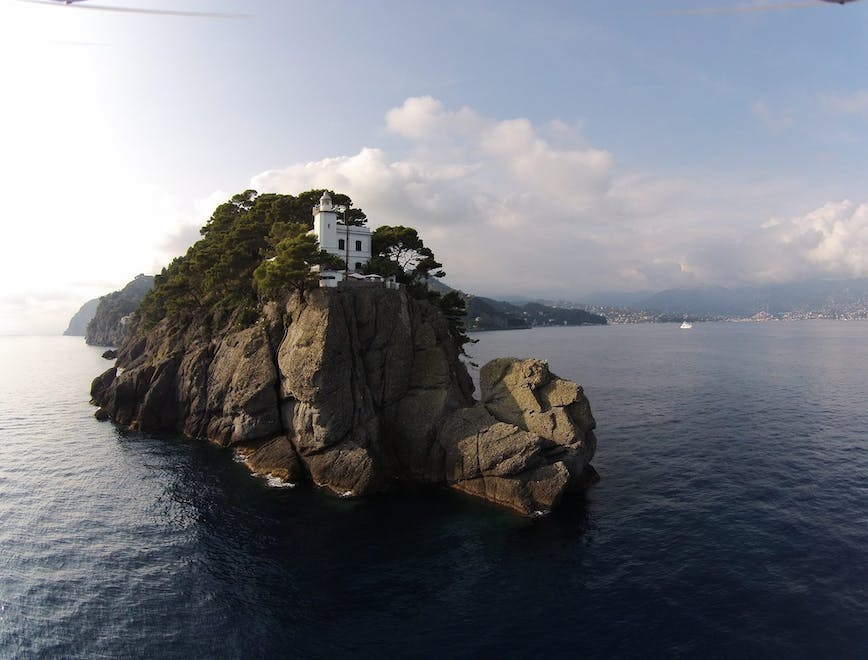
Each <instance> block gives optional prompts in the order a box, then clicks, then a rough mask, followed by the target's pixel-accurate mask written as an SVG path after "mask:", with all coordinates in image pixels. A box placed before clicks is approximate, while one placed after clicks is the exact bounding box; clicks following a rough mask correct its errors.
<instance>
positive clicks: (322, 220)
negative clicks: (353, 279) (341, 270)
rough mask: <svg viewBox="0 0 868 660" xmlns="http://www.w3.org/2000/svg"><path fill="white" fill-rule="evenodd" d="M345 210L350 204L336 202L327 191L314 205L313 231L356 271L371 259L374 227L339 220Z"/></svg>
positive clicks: (326, 249) (321, 241) (326, 246)
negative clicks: (335, 203)
mask: <svg viewBox="0 0 868 660" xmlns="http://www.w3.org/2000/svg"><path fill="white" fill-rule="evenodd" d="M345 213H346V208H345V207H343V206H335V205H334V204H332V198H331V195H329V194H328V191H326V192H324V193H323V194H322V197H320V198H319V204H316V205H315V206H314V207H313V233H314V235H315V236H316V238H317V240H318V241H319V246H320V249H322V250H325V251H326V252H328V253H329V254H333V255H335V256H336V257H340V259H341V260H342V261H343V262H344V263H346V264H347V269H348V270H349V271H351V272H356V271H360V270H362V268H363V267H364V266H365V264H367V263H368V262H369V261H370V260H371V230H370V229H368V228H367V227H364V226H356V225H347V224H344V223H343V222H341V221H339V220H338V214H345ZM348 257H349V259H348Z"/></svg>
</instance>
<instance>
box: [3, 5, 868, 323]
mask: <svg viewBox="0 0 868 660" xmlns="http://www.w3.org/2000/svg"><path fill="white" fill-rule="evenodd" d="M757 4H760V3H756V2H754V3H749V2H740V1H738V0H736V1H732V0H720V1H719V2H715V0H703V1H702V2H688V1H687V0H642V1H639V0H607V1H606V2H590V1H587V2H545V3H544V2H536V3H531V2H517V1H516V2H513V1H508V0H499V1H492V2H460V3H458V2H455V3H450V2H447V3H430V2H409V1H401V2H397V1H396V2H383V1H380V2H377V1H370V2H327V1H322V0H320V1H317V2H291V1H289V0H285V1H284V0H247V1H242V0H174V1H173V2H169V1H168V0H87V2H84V3H81V5H80V6H71V7H67V6H60V5H57V6H54V5H48V4H44V3H38V2H26V1H22V0H2V2H0V49H2V52H0V84H2V86H3V90H4V94H3V96H4V102H3V103H2V105H0V144H2V150H0V180H2V181H3V186H4V192H5V195H4V198H5V199H6V208H5V213H4V215H3V220H2V222H3V241H2V247H0V333H20V332H33V333H48V334H52V333H57V332H60V331H62V330H63V328H64V327H65V324H66V321H67V320H68V318H69V316H70V315H71V314H72V313H73V312H74V311H75V310H76V309H77V308H78V306H79V305H80V304H81V303H83V302H84V301H85V300H87V299H89V298H91V297H95V296H97V295H100V294H102V293H105V292H108V291H110V290H114V289H117V288H119V287H120V286H122V285H123V284H124V283H126V282H127V281H129V280H130V279H131V278H132V277H133V276H134V275H136V274H137V273H139V272H148V273H153V272H156V271H157V270H158V269H159V268H160V267H161V266H162V265H164V264H165V263H167V262H168V261H169V260H170V259H171V258H172V257H173V256H175V255H177V254H182V253H183V251H184V250H185V249H186V247H187V246H188V245H189V244H190V242H191V241H193V240H195V239H196V237H197V230H198V227H199V226H201V225H202V224H203V223H204V222H205V220H207V218H208V216H209V215H210V212H211V210H213V208H214V206H215V205H216V204H217V203H219V202H221V201H224V200H225V199H227V198H228V197H229V196H231V195H232V194H234V193H235V192H238V191H241V190H244V189H245V188H248V187H251V186H252V187H254V188H256V189H258V190H260V191H262V192H266V191H276V192H286V193H295V192H300V191H302V190H305V189H308V188H311V187H322V186H327V187H331V188H334V189H336V190H340V191H344V192H347V193H349V194H350V195H351V196H352V197H353V199H354V201H355V203H356V205H358V206H360V207H362V208H364V209H365V210H366V211H367V212H368V215H369V217H370V224H371V226H372V227H376V226H377V225H380V224H408V225H412V226H416V227H418V228H419V229H420V232H421V234H422V236H423V237H424V238H425V240H426V243H427V244H429V245H430V246H431V247H432V248H433V249H434V251H435V253H436V254H437V255H438V256H439V257H441V259H442V261H444V263H445V265H446V270H447V273H448V277H447V280H446V281H447V283H450V284H451V285H453V286H456V287H460V288H462V289H465V290H467V291H472V292H476V293H481V294H486V295H494V296H508V295H531V296H541V297H546V298H564V299H572V300H581V298H582V296H583V295H586V294H589V293H592V292H595V291H601V290H621V291H625V290H659V289H663V288H667V287H671V286H694V285H702V284H724V285H727V284H741V283H755V282H766V281H788V280H793V279H800V278H805V277H814V276H818V277H850V276H865V275H868V188H866V184H868V158H866V153H868V149H866V147H868V139H866V137H868V73H866V71H868V69H866V67H865V62H868V52H866V51H868V2H855V3H851V4H848V5H846V6H838V5H832V4H827V3H823V2H819V1H817V2H816V3H813V6H806V7H803V8H798V9H773V10H769V11H740V12H736V13H731V14H714V15H667V14H664V13H663V12H665V11H666V10H671V9H684V8H691V7H692V8H696V7H705V6H709V5H717V6H723V7H741V8H743V9H744V8H750V7H752V6H753V5H757ZM806 4H810V3H806ZM88 5H90V6H91V7H94V6H127V7H142V8H149V9H159V8H163V9H173V10H178V9H184V10H192V11H211V12H231V13H245V14H249V15H250V17H249V18H246V19H213V18H212V19H205V18H185V17H173V16H153V15H145V14H136V13H120V12H112V11H102V10H98V9H89V8H88Z"/></svg>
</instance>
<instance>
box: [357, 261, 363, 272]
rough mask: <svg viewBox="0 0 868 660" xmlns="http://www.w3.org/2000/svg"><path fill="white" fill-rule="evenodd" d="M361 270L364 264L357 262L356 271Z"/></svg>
mask: <svg viewBox="0 0 868 660" xmlns="http://www.w3.org/2000/svg"><path fill="white" fill-rule="evenodd" d="M361 269H362V262H361V261H357V262H356V270H361Z"/></svg>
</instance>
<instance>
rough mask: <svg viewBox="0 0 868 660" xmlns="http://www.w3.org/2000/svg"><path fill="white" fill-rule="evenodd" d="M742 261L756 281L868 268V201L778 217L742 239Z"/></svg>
mask: <svg viewBox="0 0 868 660" xmlns="http://www.w3.org/2000/svg"><path fill="white" fill-rule="evenodd" d="M738 265H739V268H740V270H741V271H742V272H743V274H744V276H745V277H747V278H749V279H752V280H756V281H769V282H786V281H791V280H794V279H800V278H807V277H818V276H819V277H830V278H847V277H861V276H865V275H866V274H868V204H854V203H852V202H850V201H848V200H844V201H841V202H828V203H826V204H824V205H823V206H821V207H820V208H818V209H815V210H813V211H811V212H810V213H807V214H805V215H802V216H798V217H792V218H774V219H771V220H769V221H768V222H766V223H764V224H763V225H762V226H761V227H759V228H758V229H757V230H755V231H753V232H751V233H750V234H748V235H747V236H746V237H745V238H744V239H743V240H742V242H741V244H740V245H739V250H738Z"/></svg>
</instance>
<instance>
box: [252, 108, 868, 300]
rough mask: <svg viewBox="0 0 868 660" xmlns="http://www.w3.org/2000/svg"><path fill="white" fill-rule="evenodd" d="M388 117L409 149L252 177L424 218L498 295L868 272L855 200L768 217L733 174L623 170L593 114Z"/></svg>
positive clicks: (264, 187)
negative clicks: (751, 206)
mask: <svg viewBox="0 0 868 660" xmlns="http://www.w3.org/2000/svg"><path fill="white" fill-rule="evenodd" d="M385 128H386V130H387V131H389V132H390V133H392V134H394V135H396V136H399V137H401V138H403V139H404V140H405V142H406V149H405V150H404V151H403V152H402V153H401V154H399V155H398V156H391V155H390V154H388V153H386V152H385V151H384V150H382V149H379V148H365V149H362V150H361V151H360V152H359V153H357V154H354V155H345V156H337V157H333V158H326V159H323V160H319V161H315V162H309V163H298V164H292V165H288V166H287V167H284V168H281V169H276V170H270V171H267V172H263V173H261V174H259V175H257V176H255V177H254V178H253V180H252V182H251V187H253V188H255V189H257V190H259V191H261V192H284V193H295V192H299V191H301V190H306V189H309V188H318V187H328V188H333V189H336V190H340V191H344V192H347V193H348V194H349V195H350V196H351V197H352V198H353V200H354V201H355V202H356V203H357V204H358V205H360V206H361V207H362V208H364V209H365V211H366V212H367V214H368V217H369V219H370V224H371V226H372V227H376V226H379V225H381V224H390V225H395V224H405V225H411V226H415V227H417V228H418V229H419V230H420V233H421V235H422V236H423V238H424V239H425V241H426V243H427V244H428V245H430V246H431V247H432V248H433V249H434V251H435V253H436V254H437V255H438V257H440V258H441V260H442V261H443V262H444V263H445V264H446V270H447V273H448V277H447V282H449V283H450V284H452V285H453V286H457V287H460V288H463V289H466V290H469V291H473V292H478V293H485V294H489V295H509V294H525V295H539V296H563V297H573V298H578V297H580V296H581V295H582V294H584V293H590V292H593V291H599V290H606V289H610V290H637V289H662V288H668V287H676V286H696V285H703V284H725V285H726V284H735V283H745V282H757V281H763V280H770V279H776V280H781V279H788V278H793V277H799V276H810V275H815V274H822V275H842V276H843V275H861V274H865V273H866V264H865V263H864V260H863V259H862V258H861V256H860V250H861V253H862V254H866V251H865V249H864V247H865V245H864V223H865V220H864V218H865V214H866V211H865V209H864V207H860V206H856V205H853V204H850V203H848V202H842V203H838V204H829V205H826V206H824V207H823V208H822V209H818V210H817V211H814V212H811V213H808V214H806V215H805V216H803V217H801V218H791V219H789V220H776V221H773V222H767V220H768V215H764V214H763V212H762V211H760V210H756V211H755V212H754V213H753V214H751V213H746V212H745V211H744V209H743V208H742V209H741V210H740V211H739V212H738V213H736V212H735V211H734V210H733V209H734V208H735V207H734V206H733V205H732V204H731V202H730V200H729V199H728V197H727V195H726V194H725V193H724V192H723V190H722V186H721V185H720V182H717V181H712V182H707V183H706V182H700V181H688V180H681V179H673V178H666V177H661V176H657V175H654V174H649V173H641V172H624V171H621V169H620V168H619V166H618V163H617V161H616V158H615V156H614V155H613V154H612V153H611V152H609V151H608V150H606V149H602V148H598V147H594V146H591V145H589V144H588V143H587V140H586V139H585V136H584V135H583V134H582V127H581V125H580V124H575V125H568V124H565V123H563V122H560V121H557V120H553V121H551V122H549V123H547V124H545V125H542V126H536V125H534V124H533V123H532V122H531V121H529V120H528V119H526V118H521V117H518V118H507V119H499V118H492V117H486V116H484V115H482V114H481V113H479V112H477V111H475V110H473V109H471V108H466V107H465V108H460V109H457V110H451V109H449V108H447V107H446V106H445V105H444V104H443V103H442V102H440V101H439V100H437V99H434V98H432V97H430V96H425V97H417V98H410V99H407V100H406V101H405V102H404V103H403V104H401V105H400V106H398V107H395V108H392V109H391V110H389V111H388V112H387V113H386V116H385ZM754 194H755V195H756V196H761V193H760V192H756V193H754ZM748 196H749V195H748ZM765 196H766V197H767V196H768V195H767V194H766V195H765ZM859 237H861V238H859ZM860 241H861V243H860Z"/></svg>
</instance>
